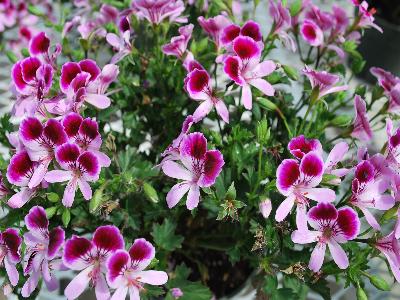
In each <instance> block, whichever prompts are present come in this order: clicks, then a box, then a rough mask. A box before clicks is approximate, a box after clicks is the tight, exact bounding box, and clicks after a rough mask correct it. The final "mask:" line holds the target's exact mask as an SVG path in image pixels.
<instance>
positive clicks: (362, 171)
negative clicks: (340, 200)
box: [350, 160, 395, 230]
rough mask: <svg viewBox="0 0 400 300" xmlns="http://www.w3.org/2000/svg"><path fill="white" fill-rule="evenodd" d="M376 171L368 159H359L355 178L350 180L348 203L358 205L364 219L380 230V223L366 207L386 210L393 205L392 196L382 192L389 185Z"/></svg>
mask: <svg viewBox="0 0 400 300" xmlns="http://www.w3.org/2000/svg"><path fill="white" fill-rule="evenodd" d="M377 175H380V173H378V172H377V170H376V169H375V167H374V165H373V164H372V163H371V162H370V161H368V160H364V161H361V162H360V163H359V164H358V165H357V167H356V170H355V178H354V179H353V181H352V196H351V199H350V204H351V205H353V206H356V207H358V208H359V209H360V210H361V211H362V212H363V214H364V216H365V219H366V221H367V222H368V224H370V225H371V226H372V227H373V228H374V229H376V230H380V228H381V227H380V225H379V223H378V222H377V220H376V219H375V217H374V216H373V215H372V213H370V212H369V210H368V208H374V209H379V210H388V209H390V208H392V207H393V205H394V203H395V201H394V198H393V197H392V196H391V195H389V194H384V192H385V191H386V190H387V189H388V187H389V186H390V182H389V181H388V180H385V179H384V178H382V177H381V176H379V177H378V176H377Z"/></svg>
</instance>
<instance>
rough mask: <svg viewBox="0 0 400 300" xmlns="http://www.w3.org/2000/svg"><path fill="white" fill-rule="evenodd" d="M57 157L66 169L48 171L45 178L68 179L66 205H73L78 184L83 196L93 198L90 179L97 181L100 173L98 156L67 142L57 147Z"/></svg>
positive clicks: (48, 179)
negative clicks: (81, 150)
mask: <svg viewBox="0 0 400 300" xmlns="http://www.w3.org/2000/svg"><path fill="white" fill-rule="evenodd" d="M56 159H57V162H58V163H59V164H60V166H61V167H62V168H63V169H64V170H53V171H49V172H47V174H46V176H45V180H46V181H47V182H64V181H68V184H67V186H66V188H65V191H64V196H63V199H62V203H63V204H64V206H66V207H71V206H72V203H73V202H74V198H75V192H76V190H77V188H78V186H79V189H80V190H81V192H82V195H83V197H84V198H85V199H86V200H90V199H91V198H92V189H91V188H90V185H89V183H88V181H97V180H98V179H99V174H100V164H99V160H98V159H97V156H96V155H95V154H94V153H92V152H90V151H84V152H82V153H80V150H79V147H78V146H77V145H75V144H71V143H65V144H63V145H61V146H60V147H57V149H56Z"/></svg>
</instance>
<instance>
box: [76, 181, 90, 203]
mask: <svg viewBox="0 0 400 300" xmlns="http://www.w3.org/2000/svg"><path fill="white" fill-rule="evenodd" d="M78 186H79V189H80V190H81V192H82V195H83V198H85V200H90V199H91V198H92V189H91V188H90V185H89V183H88V182H87V181H85V180H82V179H79V180H78Z"/></svg>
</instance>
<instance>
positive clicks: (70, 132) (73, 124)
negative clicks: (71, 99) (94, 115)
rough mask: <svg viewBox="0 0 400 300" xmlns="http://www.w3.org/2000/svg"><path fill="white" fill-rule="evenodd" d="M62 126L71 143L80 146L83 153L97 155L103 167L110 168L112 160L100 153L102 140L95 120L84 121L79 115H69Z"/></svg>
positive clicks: (87, 119)
mask: <svg viewBox="0 0 400 300" xmlns="http://www.w3.org/2000/svg"><path fill="white" fill-rule="evenodd" d="M62 125H63V126H64V130H65V132H66V135H67V136H68V138H69V140H70V142H71V143H74V144H76V145H78V146H79V148H80V149H81V150H82V151H90V152H92V153H93V154H95V155H96V156H97V159H98V160H99V163H100V165H101V166H102V167H109V166H110V164H111V160H110V158H109V157H108V156H107V155H106V154H104V153H103V152H101V151H100V147H101V144H102V140H101V135H100V132H99V125H98V124H97V122H96V121H95V120H93V119H91V118H86V119H83V118H82V117H81V116H80V115H79V114H77V113H69V114H68V115H66V116H65V117H64V119H63V121H62Z"/></svg>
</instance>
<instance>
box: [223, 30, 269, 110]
mask: <svg viewBox="0 0 400 300" xmlns="http://www.w3.org/2000/svg"><path fill="white" fill-rule="evenodd" d="M261 50H262V49H261V48H260V46H259V44H257V42H255V41H254V40H253V39H252V38H250V37H245V36H239V37H237V38H236V39H235V40H234V41H233V51H234V53H235V54H236V55H235V56H228V57H227V58H226V59H225V61H224V72H225V73H226V74H227V75H228V76H229V78H230V79H232V80H233V81H235V83H236V84H238V85H240V86H241V87H242V100H241V101H242V103H243V104H244V107H245V108H247V109H251V108H252V105H253V101H252V94H251V87H250V86H254V87H256V88H257V89H259V90H260V91H261V92H263V93H264V94H265V95H267V96H273V95H274V93H275V90H274V88H273V87H272V85H271V84H269V83H268V82H267V81H266V80H265V79H263V77H265V76H267V75H269V74H271V73H272V72H273V71H274V70H275V68H276V65H275V63H274V62H273V61H271V60H266V61H263V62H260V58H261Z"/></svg>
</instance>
